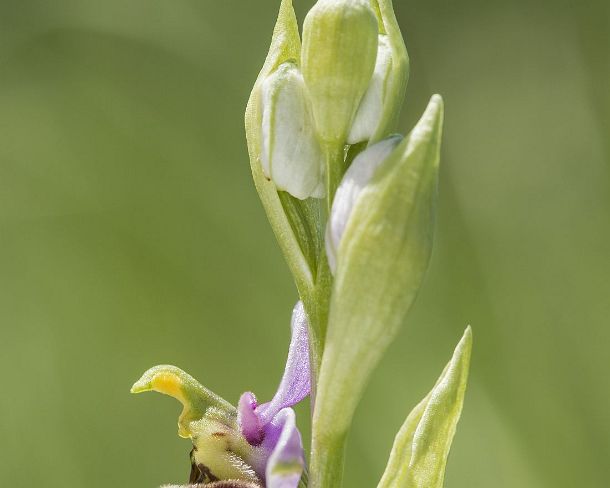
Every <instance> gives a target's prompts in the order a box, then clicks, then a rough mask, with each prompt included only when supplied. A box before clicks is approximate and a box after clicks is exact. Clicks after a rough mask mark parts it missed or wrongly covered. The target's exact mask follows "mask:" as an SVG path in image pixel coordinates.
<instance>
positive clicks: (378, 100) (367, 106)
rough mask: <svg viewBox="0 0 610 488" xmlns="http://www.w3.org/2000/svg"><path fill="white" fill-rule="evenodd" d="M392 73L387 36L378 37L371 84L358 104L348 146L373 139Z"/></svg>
mask: <svg viewBox="0 0 610 488" xmlns="http://www.w3.org/2000/svg"><path fill="white" fill-rule="evenodd" d="M391 72H392V50H391V48H390V45H389V43H388V40H387V36H385V35H380V36H379V48H378V51H377V61H376V63H375V71H374V72H373V77H372V78H371V83H370V85H369V87H368V89H367V91H366V93H365V94H364V97H363V98H362V101H361V102H360V106H359V107H358V112H357V113H356V117H355V119H354V123H353V124H352V128H351V129H350V133H349V136H348V137H347V143H348V144H357V143H359V142H364V141H368V140H370V139H371V138H372V137H373V134H374V133H375V131H376V130H377V127H378V126H379V124H380V121H381V119H382V116H383V111H384V108H386V107H388V104H387V103H385V102H386V98H387V97H386V94H387V85H388V83H389V81H390V80H389V78H390V75H391Z"/></svg>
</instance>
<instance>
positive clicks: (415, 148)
mask: <svg viewBox="0 0 610 488" xmlns="http://www.w3.org/2000/svg"><path fill="white" fill-rule="evenodd" d="M442 120H443V104H442V99H441V97H440V96H438V95H435V96H434V97H432V99H431V101H430V104H429V105H428V108H427V109H426V111H425V113H424V115H423V116H422V118H421V120H420V121H419V122H418V124H417V125H416V127H415V128H414V129H413V131H412V132H411V133H410V134H409V135H408V136H407V137H406V138H405V139H404V140H403V141H402V142H401V143H400V144H399V145H398V146H397V147H396V149H395V150H394V152H392V153H391V154H390V156H389V157H388V158H387V159H386V160H385V161H384V162H383V163H382V164H381V166H380V167H379V168H378V169H377V170H376V172H375V173H374V175H373V176H372V179H371V181H370V182H369V183H368V184H367V185H366V187H365V188H364V189H363V190H362V191H361V193H360V195H359V197H358V199H357V201H356V202H355V204H354V208H353V210H352V212H351V213H350V217H349V221H348V222H347V224H346V228H345V231H344V234H343V237H342V239H341V242H340V245H339V247H338V251H337V269H336V274H335V281H334V288H333V294H332V298H331V304H330V315H329V322H328V330H327V336H326V345H325V350H324V356H323V359H322V366H321V370H320V378H319V383H318V392H317V394H318V397H317V400H316V406H315V410H314V417H313V439H312V442H313V447H312V469H311V476H312V477H314V476H318V475H319V476H321V478H320V479H321V480H323V479H324V477H325V471H327V470H328V471H332V472H333V473H337V472H341V470H342V468H341V466H340V465H339V466H332V465H329V463H328V458H329V457H331V455H332V453H331V452H330V449H338V447H337V444H338V443H339V442H341V440H342V439H345V437H346V434H347V432H348V429H349V426H350V424H351V421H352V417H353V414H354V411H355V409H356V405H357V404H358V402H359V400H360V397H361V395H362V392H363V390H364V388H365V386H366V384H367V382H368V379H369V377H370V374H371V373H372V371H373V370H374V368H375V367H376V365H377V363H378V362H379V360H380V359H381V357H382V355H383V354H384V352H385V350H386V348H387V346H388V345H389V344H390V343H391V342H392V340H393V339H394V337H395V336H396V334H397V332H398V330H399V328H400V325H401V324H402V323H403V321H404V319H405V316H406V314H407V312H408V310H409V309H410V307H411V305H412V303H413V301H414V300H415V297H416V295H417V292H418V291H419V288H420V286H421V283H422V281H423V277H424V274H425V271H426V269H427V267H428V262H429V259H430V255H431V251H432V236H433V229H434V213H435V202H436V192H437V180H438V164H439V153H440V139H441V130H442ZM339 479H340V478H339ZM314 481H315V483H314V484H313V486H314V487H316V488H318V487H322V486H327V485H324V484H321V482H318V480H317V479H315V478H314ZM332 486H335V485H332ZM337 486H338V485H337Z"/></svg>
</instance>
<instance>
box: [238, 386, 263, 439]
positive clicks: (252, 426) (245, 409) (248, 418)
mask: <svg viewBox="0 0 610 488" xmlns="http://www.w3.org/2000/svg"><path fill="white" fill-rule="evenodd" d="M256 407H257V403H256V397H255V396H254V393H250V392H246V393H244V394H243V395H242V396H241V397H240V399H239V404H238V407H237V423H238V424H239V427H240V428H241V433H242V434H243V435H244V437H245V438H246V440H247V441H248V443H250V444H251V445H253V446H258V445H259V444H260V443H261V442H262V441H263V436H264V432H263V425H262V423H261V419H260V416H259V414H258V412H256Z"/></svg>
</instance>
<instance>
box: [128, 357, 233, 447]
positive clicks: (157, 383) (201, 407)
mask: <svg viewBox="0 0 610 488" xmlns="http://www.w3.org/2000/svg"><path fill="white" fill-rule="evenodd" d="M147 391H156V392H158V393H163V394H164V395H169V396H171V397H173V398H175V399H176V400H178V401H179V402H180V403H182V406H183V407H184V408H183V410H182V413H181V414H180V417H179V419H178V435H180V437H185V438H188V437H191V436H192V432H191V429H190V424H191V422H194V421H196V420H200V419H201V418H202V417H203V416H204V415H205V414H206V411H208V409H213V410H214V412H216V413H218V414H222V415H224V416H225V417H226V419H227V421H230V420H231V419H234V418H235V416H236V410H235V407H234V406H233V405H231V404H230V403H229V402H227V401H226V400H224V399H223V398H221V397H219V396H218V395H216V394H215V393H213V392H211V391H210V390H208V389H207V388H205V387H204V386H202V385H201V384H200V383H199V382H198V381H197V380H196V379H194V378H193V377H192V376H190V375H189V374H187V373H185V372H184V371H182V370H181V369H180V368H177V367H176V366H170V365H161V366H155V367H154V368H151V369H149V370H148V371H146V373H144V374H143V375H142V377H141V378H140V379H139V380H138V381H137V382H136V383H135V384H134V385H133V386H132V387H131V393H143V392H147Z"/></svg>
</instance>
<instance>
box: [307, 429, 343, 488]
mask: <svg viewBox="0 0 610 488" xmlns="http://www.w3.org/2000/svg"><path fill="white" fill-rule="evenodd" d="M314 435H315V433H314ZM312 441H313V442H312V450H311V465H310V468H309V488H339V487H340V486H341V484H342V482H343V464H344V460H345V446H346V441H347V435H346V434H345V433H344V434H338V435H337V434H332V433H329V432H327V433H325V434H324V437H323V438H319V437H318V438H316V437H314V439H313V440H312Z"/></svg>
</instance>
